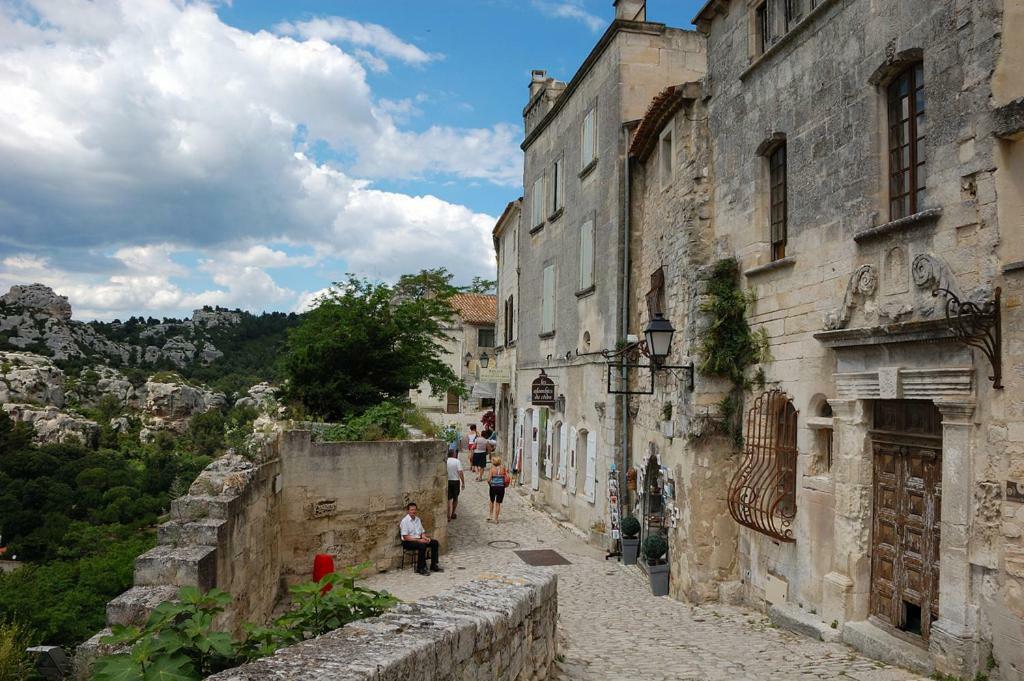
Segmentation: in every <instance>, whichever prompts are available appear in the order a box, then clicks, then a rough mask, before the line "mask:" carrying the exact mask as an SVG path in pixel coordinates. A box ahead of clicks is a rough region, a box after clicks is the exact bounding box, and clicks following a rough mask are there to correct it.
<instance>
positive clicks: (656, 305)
mask: <svg viewBox="0 0 1024 681" xmlns="http://www.w3.org/2000/svg"><path fill="white" fill-rule="evenodd" d="M659 312H661V313H664V312H665V270H664V269H663V268H661V267H659V268H658V269H656V270H654V273H653V274H651V288H650V290H649V291H647V314H648V319H654V315H656V314H657V313H659Z"/></svg>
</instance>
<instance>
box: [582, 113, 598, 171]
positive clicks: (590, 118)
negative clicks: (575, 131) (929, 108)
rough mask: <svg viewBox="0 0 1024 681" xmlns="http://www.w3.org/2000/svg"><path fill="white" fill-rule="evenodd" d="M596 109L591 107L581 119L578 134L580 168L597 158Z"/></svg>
mask: <svg viewBox="0 0 1024 681" xmlns="http://www.w3.org/2000/svg"><path fill="white" fill-rule="evenodd" d="M596 122H597V110H596V109H591V110H590V111H588V112H587V115H586V117H584V119H583V130H582V131H581V134H580V168H586V167H587V166H589V165H590V164H591V163H593V162H594V159H595V158H597V128H596Z"/></svg>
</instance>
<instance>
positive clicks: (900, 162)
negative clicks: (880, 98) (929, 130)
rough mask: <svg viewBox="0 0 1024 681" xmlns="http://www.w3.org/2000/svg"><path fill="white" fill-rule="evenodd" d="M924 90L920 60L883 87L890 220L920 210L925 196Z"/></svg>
mask: <svg viewBox="0 0 1024 681" xmlns="http://www.w3.org/2000/svg"><path fill="white" fill-rule="evenodd" d="M904 84H905V85H906V93H905V94H900V87H901V85H904ZM924 87H925V83H924V62H923V61H921V60H918V61H914V62H912V63H910V64H907V65H906V66H904V67H903V68H902V69H900V71H899V72H898V73H897V74H896V75H895V76H894V77H893V78H892V79H891V80H890V81H889V82H888V83H887V84H886V85H885V112H886V153H887V157H886V158H887V159H888V170H887V173H886V174H887V177H886V185H887V187H888V192H887V194H888V197H889V219H890V220H899V219H900V218H905V217H907V216H909V215H913V214H914V213H917V212H919V211H920V210H922V208H921V203H922V202H923V199H924V198H925V196H926V195H927V194H926V192H927V185H925V184H923V183H924V181H925V171H926V168H925V164H926V162H927V156H926V153H925V152H926V150H925V146H924V145H925V143H926V136H925V133H924V132H923V130H922V129H923V128H926V126H927V111H928V107H927V102H926V101H925V90H924ZM919 100H920V101H919ZM904 101H905V103H906V106H905V112H904V106H903V104H904ZM904 113H905V117H904ZM904 126H905V130H906V132H905V134H904ZM904 151H905V152H906V153H905V157H906V160H905V161H904Z"/></svg>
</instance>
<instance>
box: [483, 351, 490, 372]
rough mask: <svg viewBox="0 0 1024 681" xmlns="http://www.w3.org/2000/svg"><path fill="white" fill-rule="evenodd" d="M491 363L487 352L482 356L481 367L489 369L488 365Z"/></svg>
mask: <svg viewBox="0 0 1024 681" xmlns="http://www.w3.org/2000/svg"><path fill="white" fill-rule="evenodd" d="M490 362H491V358H490V357H488V356H487V353H486V352H485V353H484V354H482V355H480V366H482V367H483V368H484V369H486V368H487V365H488V364H490Z"/></svg>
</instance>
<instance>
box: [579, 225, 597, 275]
mask: <svg viewBox="0 0 1024 681" xmlns="http://www.w3.org/2000/svg"><path fill="white" fill-rule="evenodd" d="M593 284H594V222H593V221H592V220H588V221H587V222H584V223H583V226H582V227H580V281H579V286H580V290H581V291H582V290H583V289H586V288H590V287H591V286H593Z"/></svg>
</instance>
